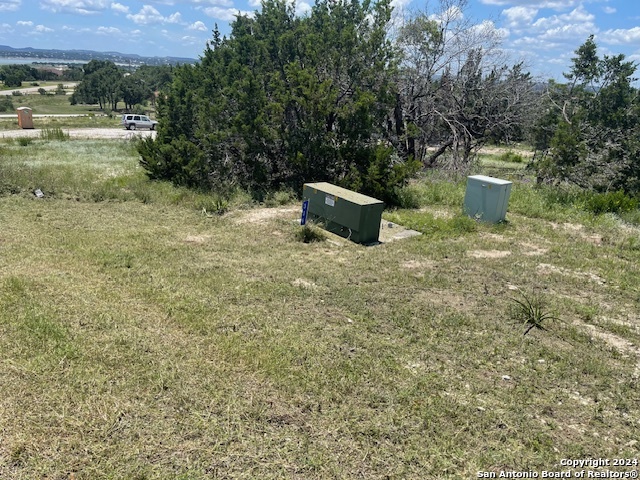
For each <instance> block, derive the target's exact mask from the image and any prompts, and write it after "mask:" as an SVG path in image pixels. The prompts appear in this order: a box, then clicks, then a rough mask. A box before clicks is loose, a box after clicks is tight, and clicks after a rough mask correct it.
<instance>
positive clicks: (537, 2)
mask: <svg viewBox="0 0 640 480" xmlns="http://www.w3.org/2000/svg"><path fill="white" fill-rule="evenodd" d="M582 1H583V0H480V3H483V4H484V5H498V6H508V5H514V4H515V6H523V7H532V8H537V9H543V8H548V9H550V10H567V9H569V8H573V7H575V6H576V5H580V4H581V3H582Z"/></svg>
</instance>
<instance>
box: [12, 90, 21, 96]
mask: <svg viewBox="0 0 640 480" xmlns="http://www.w3.org/2000/svg"><path fill="white" fill-rule="evenodd" d="M11 95H13V96H14V97H21V96H22V92H21V91H20V90H14V91H13V92H11Z"/></svg>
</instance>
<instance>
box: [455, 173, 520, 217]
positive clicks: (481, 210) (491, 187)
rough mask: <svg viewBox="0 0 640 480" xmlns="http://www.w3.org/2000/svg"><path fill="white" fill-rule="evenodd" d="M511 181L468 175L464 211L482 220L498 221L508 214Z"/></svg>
mask: <svg viewBox="0 0 640 480" xmlns="http://www.w3.org/2000/svg"><path fill="white" fill-rule="evenodd" d="M510 195H511V182H510V181H508V180H501V179H499V178H493V177H487V176H485V175H472V176H469V177H467V191H466V193H465V195H464V211H465V213H466V214H467V215H469V216H470V217H473V218H477V219H478V220H480V221H482V222H489V223H498V222H502V221H504V219H505V217H506V215H507V205H508V204H509V196H510Z"/></svg>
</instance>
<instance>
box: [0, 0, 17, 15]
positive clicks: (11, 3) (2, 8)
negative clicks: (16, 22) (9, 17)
mask: <svg viewBox="0 0 640 480" xmlns="http://www.w3.org/2000/svg"><path fill="white" fill-rule="evenodd" d="M21 3H22V1H21V0H3V1H0V12H15V11H17V10H18V8H20V4H21Z"/></svg>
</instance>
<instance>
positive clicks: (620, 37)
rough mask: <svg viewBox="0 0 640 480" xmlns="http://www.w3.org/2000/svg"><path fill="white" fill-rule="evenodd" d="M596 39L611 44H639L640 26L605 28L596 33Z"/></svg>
mask: <svg viewBox="0 0 640 480" xmlns="http://www.w3.org/2000/svg"><path fill="white" fill-rule="evenodd" d="M598 39H602V41H603V42H605V43H608V44H611V45H631V46H636V45H638V44H640V27H633V28H629V29H616V30H607V31H605V32H602V34H601V35H598Z"/></svg>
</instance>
